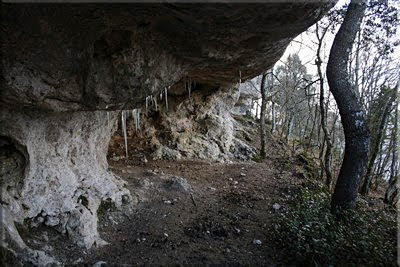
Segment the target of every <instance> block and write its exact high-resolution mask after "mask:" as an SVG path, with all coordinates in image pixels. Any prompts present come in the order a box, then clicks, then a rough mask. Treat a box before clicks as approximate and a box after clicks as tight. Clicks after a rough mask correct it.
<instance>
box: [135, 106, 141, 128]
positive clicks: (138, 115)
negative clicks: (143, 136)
mask: <svg viewBox="0 0 400 267" xmlns="http://www.w3.org/2000/svg"><path fill="white" fill-rule="evenodd" d="M136 114H137V115H136V122H137V128H138V130H139V131H140V108H138V109H137V110H136Z"/></svg>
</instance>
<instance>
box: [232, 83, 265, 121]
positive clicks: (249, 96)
mask: <svg viewBox="0 0 400 267" xmlns="http://www.w3.org/2000/svg"><path fill="white" fill-rule="evenodd" d="M250 82H251V81H249V82H246V83H243V84H241V86H240V87H239V93H240V95H239V99H238V101H237V102H236V104H235V106H234V107H233V109H232V110H231V112H232V113H233V114H236V115H246V114H248V113H249V112H250V111H251V109H252V108H253V101H255V100H257V99H260V98H261V93H260V92H259V90H257V89H256V88H255V87H254V86H253V85H252V84H251V83H250Z"/></svg>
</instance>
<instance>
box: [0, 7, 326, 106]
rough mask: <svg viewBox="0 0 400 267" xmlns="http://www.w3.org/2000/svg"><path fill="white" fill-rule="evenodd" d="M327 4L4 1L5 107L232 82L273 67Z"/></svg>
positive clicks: (129, 99) (95, 100)
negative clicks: (187, 84)
mask: <svg viewBox="0 0 400 267" xmlns="http://www.w3.org/2000/svg"><path fill="white" fill-rule="evenodd" d="M327 2H328V1H327ZM330 6H332V1H329V3H328V4H327V3H325V4H324V2H309V3H280V4H276V3H275V4H208V5H206V4H157V5H150V4H132V5H32V4H25V5H12V4H3V6H2V22H3V23H2V28H1V29H2V36H3V39H2V51H3V54H2V65H3V77H2V79H1V85H2V90H1V102H3V103H6V104H7V105H19V106H20V105H23V106H30V107H35V108H41V109H47V110H58V111H60V110H98V109H114V110H118V109H119V110H120V109H123V108H133V107H137V106H138V105H140V104H141V103H143V101H144V98H145V96H146V95H150V94H154V93H156V92H158V91H160V90H162V89H163V88H164V87H167V86H174V84H175V83H177V82H179V81H182V80H184V79H186V78H190V79H192V80H195V81H197V83H198V84H208V85H213V86H215V87H219V86H220V85H222V84H232V83H236V82H238V81H239V79H241V80H246V79H248V78H251V77H254V76H256V75H258V74H259V73H260V72H261V71H263V70H265V69H268V68H269V67H270V66H272V64H274V63H275V62H276V61H277V60H278V59H279V57H280V56H281V54H282V53H283V51H284V50H285V48H286V45H287V44H288V43H289V42H290V41H291V39H292V38H293V37H295V36H296V35H297V34H299V33H300V32H302V31H304V30H305V29H306V28H307V27H308V26H310V25H311V24H312V23H314V22H315V21H316V20H317V19H318V18H320V17H321V15H322V14H323V13H324V11H326V10H327V8H328V7H330Z"/></svg>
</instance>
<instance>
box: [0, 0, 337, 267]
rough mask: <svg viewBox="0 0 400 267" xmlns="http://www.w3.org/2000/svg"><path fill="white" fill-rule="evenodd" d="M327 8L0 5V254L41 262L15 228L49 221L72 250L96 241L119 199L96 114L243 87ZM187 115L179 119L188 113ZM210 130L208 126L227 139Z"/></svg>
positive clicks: (102, 116) (103, 118)
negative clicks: (102, 211) (107, 210)
mask: <svg viewBox="0 0 400 267" xmlns="http://www.w3.org/2000/svg"><path fill="white" fill-rule="evenodd" d="M332 4H333V3H332V2H330V1H329V2H328V1H327V2H324V1H322V2H312V3H281V4H154V5H145V4H130V5H71V4H68V5H67V4H65V5H50V4H46V5H37V4H36V5H35V4H21V5H15V4H3V3H2V4H1V15H2V20H1V35H2V37H3V38H2V42H1V54H2V57H1V64H2V74H1V77H0V86H1V91H0V96H1V97H0V103H1V106H0V113H1V116H0V125H1V127H0V140H1V143H0V144H1V146H0V150H1V157H2V162H1V164H2V166H1V168H2V177H1V187H2V201H1V209H2V213H3V214H2V220H3V223H2V230H1V231H2V232H3V233H4V234H3V235H2V245H1V246H2V248H3V250H4V248H7V249H6V255H8V256H10V257H11V258H18V259H20V260H21V259H22V260H23V261H31V262H33V263H35V264H38V263H40V264H42V265H43V264H45V263H46V262H50V261H51V259H50V258H48V257H47V256H46V255H45V254H44V253H43V252H38V251H35V250H33V249H31V248H30V247H28V246H26V244H24V242H23V241H22V240H21V238H20V234H19V232H18V231H17V229H16V227H15V224H16V223H19V224H25V225H30V226H35V225H43V224H46V223H47V224H48V225H51V226H52V227H54V228H56V229H58V230H59V231H60V232H62V233H64V232H66V233H68V236H69V237H71V238H72V240H73V241H74V242H75V243H76V244H78V245H80V246H84V247H87V248H88V247H91V246H93V245H94V244H96V245H99V244H101V242H99V238H98V233H97V227H96V222H97V214H96V211H97V209H98V208H99V206H100V204H101V203H102V202H107V201H110V202H112V203H114V205H116V206H120V204H121V203H122V200H123V199H126V200H128V199H129V192H127V190H126V189H125V188H124V185H123V182H121V181H120V180H119V179H118V178H116V176H115V175H114V174H112V173H111V172H109V171H108V170H107V168H108V166H107V161H106V152H107V146H108V141H109V138H110V136H111V131H112V130H111V129H112V127H111V126H110V124H109V122H110V120H111V121H112V120H114V119H115V115H113V113H109V114H111V115H110V118H108V117H107V112H105V110H107V111H109V112H110V111H112V110H121V109H132V108H139V107H142V108H143V106H144V103H145V98H146V96H149V95H153V96H154V97H156V96H157V95H158V94H159V93H160V92H163V91H164V90H165V89H167V90H170V91H171V92H173V91H174V90H175V91H179V90H182V89H183V88H184V87H185V84H186V85H188V84H194V83H195V84H196V86H195V88H196V89H198V90H202V91H203V90H204V91H210V92H215V91H216V90H217V89H219V88H229V87H231V85H232V84H235V83H237V82H238V81H240V80H245V79H248V78H251V77H253V76H255V75H257V74H259V73H260V72H261V71H262V70H264V69H266V68H268V67H269V66H271V65H272V64H273V63H274V62H275V61H276V60H277V59H278V58H279V57H280V55H281V54H282V53H283V51H284V49H285V47H286V45H287V44H288V43H289V42H290V40H291V39H292V38H293V37H295V36H296V35H297V34H298V33H300V32H301V31H303V30H305V29H306V28H307V27H308V26H310V25H311V24H312V23H314V22H315V21H317V20H318V19H319V18H320V17H321V15H322V14H323V13H324V12H325V11H327V9H328V8H329V7H330V6H332ZM193 97H195V96H193ZM187 107H188V108H187V109H188V111H187V112H186V111H185V112H182V115H184V114H188V113H189V112H190V108H189V107H190V105H188V106H187ZM205 109H206V107H205ZM95 110H104V111H103V112H100V111H99V112H93V111H95ZM89 111H90V112H89ZM216 112H218V110H216ZM206 113H207V112H203V113H202V114H206ZM210 116H215V119H216V120H220V121H221V120H222V119H223V115H221V114H220V115H212V114H210ZM218 116H219V117H218ZM177 119H182V118H181V117H180V118H177ZM199 119H200V120H201V119H202V118H199ZM221 123H223V121H221ZM228 123H229V122H228ZM111 125H112V122H111ZM171 125H173V124H171ZM227 127H231V126H230V125H227ZM211 129H212V127H211ZM218 131H219V130H218V129H212V132H213V134H215V135H220V136H225V137H224V138H227V140H230V138H231V137H230V135H229V134H228V135H225V133H221V132H218ZM215 145H217V146H218V142H215ZM213 146H214V145H213ZM219 146H221V147H222V149H228V148H227V147H224V144H219ZM123 196H125V197H123Z"/></svg>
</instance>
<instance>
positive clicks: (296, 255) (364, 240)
mask: <svg viewBox="0 0 400 267" xmlns="http://www.w3.org/2000/svg"><path fill="white" fill-rule="evenodd" d="M272 230H273V232H274V235H273V236H274V238H275V240H274V241H275V243H276V246H277V247H278V248H279V249H280V250H281V252H282V255H284V257H283V258H284V261H285V263H288V264H296V265H304V266H396V248H397V244H396V236H397V231H396V215H395V212H393V211H385V210H380V211H374V210H368V209H366V208H365V207H362V206H361V204H358V205H357V207H356V208H355V209H354V210H352V211H347V212H345V214H343V218H342V219H340V220H339V219H337V218H336V217H335V216H333V215H332V214H331V213H330V193H329V191H328V190H326V188H325V187H322V186H321V185H319V184H316V183H315V182H307V183H306V184H305V185H304V186H303V187H302V188H301V190H300V191H299V193H298V194H297V195H296V196H295V199H294V201H293V204H292V207H290V208H289V210H288V211H287V212H283V213H281V214H279V216H278V218H277V221H275V222H274V224H273V229H272Z"/></svg>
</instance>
